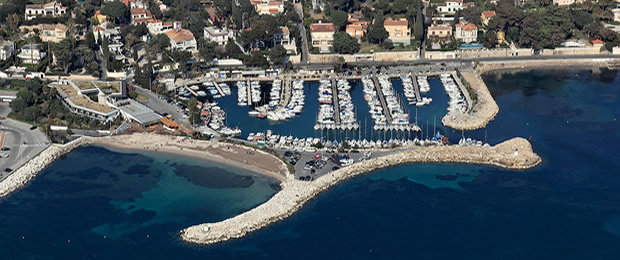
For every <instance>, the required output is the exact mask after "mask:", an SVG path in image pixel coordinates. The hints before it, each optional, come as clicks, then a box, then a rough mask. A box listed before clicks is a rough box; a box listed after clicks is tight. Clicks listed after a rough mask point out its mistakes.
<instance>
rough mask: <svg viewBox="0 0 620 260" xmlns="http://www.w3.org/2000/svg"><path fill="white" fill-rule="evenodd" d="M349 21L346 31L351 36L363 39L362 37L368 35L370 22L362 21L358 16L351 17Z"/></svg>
mask: <svg viewBox="0 0 620 260" xmlns="http://www.w3.org/2000/svg"><path fill="white" fill-rule="evenodd" d="M347 22H348V24H347V27H346V28H345V31H346V32H347V33H348V34H349V35H351V37H353V38H356V39H358V40H361V39H362V37H364V35H366V32H367V31H368V24H369V23H370V22H368V21H360V20H359V19H357V18H349V20H348V21H347Z"/></svg>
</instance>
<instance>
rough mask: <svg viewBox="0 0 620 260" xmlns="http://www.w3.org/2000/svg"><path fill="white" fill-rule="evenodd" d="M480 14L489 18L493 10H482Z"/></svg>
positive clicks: (493, 12)
mask: <svg viewBox="0 0 620 260" xmlns="http://www.w3.org/2000/svg"><path fill="white" fill-rule="evenodd" d="M482 16H484V17H485V18H491V17H493V16H495V11H484V12H482Z"/></svg>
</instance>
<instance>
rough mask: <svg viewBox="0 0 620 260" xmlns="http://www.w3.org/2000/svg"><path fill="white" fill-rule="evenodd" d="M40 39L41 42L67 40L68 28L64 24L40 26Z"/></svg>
mask: <svg viewBox="0 0 620 260" xmlns="http://www.w3.org/2000/svg"><path fill="white" fill-rule="evenodd" d="M40 27H41V34H40V35H39V37H41V41H42V42H60V41H62V40H64V39H65V38H67V36H68V34H69V27H67V26H66V25H64V24H60V23H59V24H41V26H40Z"/></svg>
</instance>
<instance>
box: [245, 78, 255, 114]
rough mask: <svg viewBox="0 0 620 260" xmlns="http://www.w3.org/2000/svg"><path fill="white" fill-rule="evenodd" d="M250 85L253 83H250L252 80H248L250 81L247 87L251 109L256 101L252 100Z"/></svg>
mask: <svg viewBox="0 0 620 260" xmlns="http://www.w3.org/2000/svg"><path fill="white" fill-rule="evenodd" d="M250 83H251V82H250V80H249V79H248V80H247V85H246V88H247V90H248V91H247V94H248V106H249V107H252V103H254V101H253V100H252V86H251V85H250Z"/></svg>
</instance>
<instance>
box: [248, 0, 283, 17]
mask: <svg viewBox="0 0 620 260" xmlns="http://www.w3.org/2000/svg"><path fill="white" fill-rule="evenodd" d="M250 4H251V5H252V6H254V8H255V9H256V12H257V13H258V14H259V15H264V14H269V15H276V14H280V13H283V12H284V3H283V2H282V1H273V0H250Z"/></svg>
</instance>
